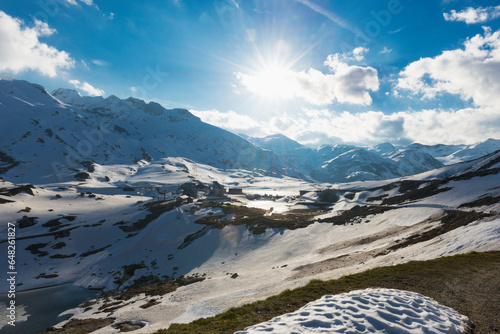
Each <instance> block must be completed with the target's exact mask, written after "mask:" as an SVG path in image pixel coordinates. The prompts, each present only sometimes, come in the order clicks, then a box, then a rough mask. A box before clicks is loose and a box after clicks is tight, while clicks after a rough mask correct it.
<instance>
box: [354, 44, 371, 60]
mask: <svg viewBox="0 0 500 334" xmlns="http://www.w3.org/2000/svg"><path fill="white" fill-rule="evenodd" d="M368 51H370V49H368V48H364V47H362V46H358V47H357V48H355V49H354V50H352V55H353V57H354V59H356V60H357V61H362V60H363V59H365V56H363V53H367V52H368Z"/></svg>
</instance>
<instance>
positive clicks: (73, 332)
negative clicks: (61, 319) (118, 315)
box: [42, 318, 114, 334]
mask: <svg viewBox="0 0 500 334" xmlns="http://www.w3.org/2000/svg"><path fill="white" fill-rule="evenodd" d="M113 321H114V319H109V318H108V319H83V320H76V319H71V320H70V321H69V322H68V323H67V324H65V325H64V326H63V327H62V328H54V327H51V328H48V329H47V330H46V331H45V332H43V333H42V334H53V333H65V334H87V333H91V332H93V331H96V330H98V329H100V328H103V327H106V326H108V325H111V324H112V323H113Z"/></svg>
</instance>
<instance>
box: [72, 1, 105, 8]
mask: <svg viewBox="0 0 500 334" xmlns="http://www.w3.org/2000/svg"><path fill="white" fill-rule="evenodd" d="M65 1H66V4H68V5H73V6H77V5H78V2H77V1H76V0H65ZM80 2H83V3H84V4H86V5H87V6H95V7H96V8H98V7H97V5H96V4H95V3H94V1H93V0H80Z"/></svg>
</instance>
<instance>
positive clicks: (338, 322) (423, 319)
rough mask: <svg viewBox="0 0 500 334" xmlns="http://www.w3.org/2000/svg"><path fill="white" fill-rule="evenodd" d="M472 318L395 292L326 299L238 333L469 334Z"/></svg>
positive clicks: (376, 291)
mask: <svg viewBox="0 0 500 334" xmlns="http://www.w3.org/2000/svg"><path fill="white" fill-rule="evenodd" d="M469 324H470V322H469V319H468V318H467V317H466V316H463V315H460V314H459V313H458V312H457V311H455V310H453V309H451V308H449V307H446V306H442V305H440V304H438V303H437V302H436V301H435V300H433V299H431V298H429V297H425V296H422V295H420V294H417V293H414V292H408V291H401V290H394V289H366V290H356V291H351V292H349V293H343V294H340V295H335V296H323V297H322V298H321V299H318V300H316V301H314V302H311V303H309V304H307V305H306V306H304V307H302V308H301V309H299V310H297V311H295V312H293V313H288V314H285V315H282V316H279V317H276V318H274V319H271V320H270V321H268V322H265V323H261V324H258V325H254V326H251V327H248V328H246V329H245V330H243V331H239V332H236V333H235V334H250V333H265V332H272V333H435V334H437V333H447V334H454V333H455V334H459V333H466V331H467V330H468V329H469V328H470V327H469Z"/></svg>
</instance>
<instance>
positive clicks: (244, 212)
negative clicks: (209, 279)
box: [196, 202, 324, 234]
mask: <svg viewBox="0 0 500 334" xmlns="http://www.w3.org/2000/svg"><path fill="white" fill-rule="evenodd" d="M203 206H204V207H217V208H221V209H222V212H223V214H224V215H230V214H232V215H234V216H233V218H232V219H231V220H224V221H221V220H220V218H221V216H209V217H204V218H200V219H198V220H197V221H196V223H197V224H203V225H207V226H211V227H212V228H220V229H222V228H224V227H225V226H227V225H245V226H246V227H247V228H248V230H249V231H251V232H253V233H254V234H261V233H264V232H265V231H266V229H267V228H278V229H290V230H294V229H297V228H304V227H307V226H309V225H311V224H312V223H314V220H313V218H314V216H316V215H318V214H321V213H323V212H324V211H322V210H318V209H306V210H293V211H289V212H286V213H273V214H272V215H266V214H267V213H268V212H269V211H267V210H264V209H258V208H250V207H246V206H239V205H230V204H223V203H218V202H208V203H204V205H203Z"/></svg>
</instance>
